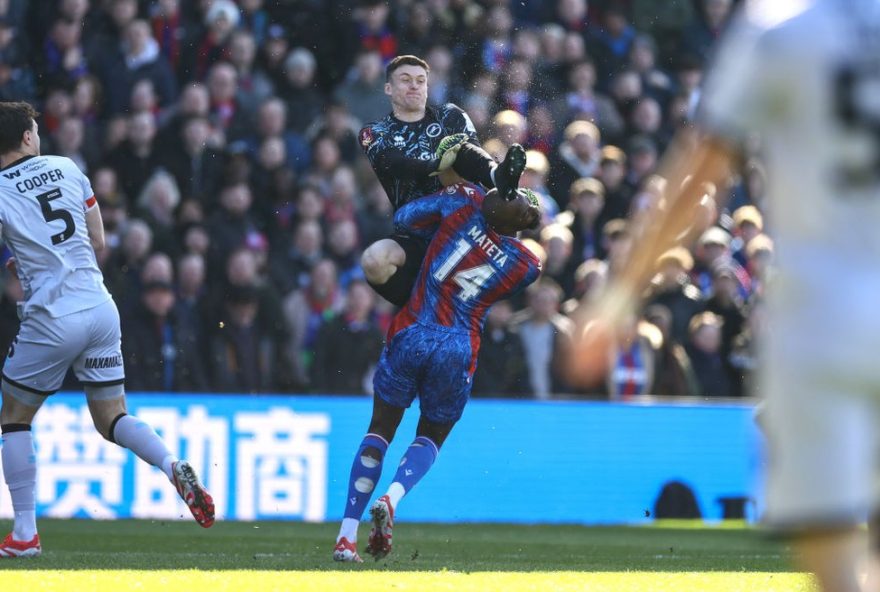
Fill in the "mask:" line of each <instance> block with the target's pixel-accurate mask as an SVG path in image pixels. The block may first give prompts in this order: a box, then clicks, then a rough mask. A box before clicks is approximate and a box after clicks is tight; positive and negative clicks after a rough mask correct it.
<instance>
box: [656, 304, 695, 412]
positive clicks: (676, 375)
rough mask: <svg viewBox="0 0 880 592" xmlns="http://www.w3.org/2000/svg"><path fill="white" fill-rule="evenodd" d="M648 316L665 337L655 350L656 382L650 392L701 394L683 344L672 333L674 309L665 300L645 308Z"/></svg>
mask: <svg viewBox="0 0 880 592" xmlns="http://www.w3.org/2000/svg"><path fill="white" fill-rule="evenodd" d="M644 317H645V320H646V321H647V322H649V323H651V324H652V325H654V326H655V327H657V329H658V330H659V331H660V337H661V339H662V341H661V343H660V345H659V347H657V348H656V350H655V352H654V360H655V367H654V384H653V387H652V388H651V394H654V395H661V396H674V397H682V396H693V397H696V396H699V394H700V386H699V383H698V382H697V377H696V375H695V374H694V370H693V368H692V367H691V359H690V358H689V357H688V355H687V351H685V349H684V346H682V345H681V343H679V342H677V341H676V340H675V339H674V338H673V337H672V334H671V333H670V332H671V330H672V313H671V312H670V311H669V309H668V308H666V307H665V306H663V305H662V304H653V305H651V306H649V307H647V309H645V315H644Z"/></svg>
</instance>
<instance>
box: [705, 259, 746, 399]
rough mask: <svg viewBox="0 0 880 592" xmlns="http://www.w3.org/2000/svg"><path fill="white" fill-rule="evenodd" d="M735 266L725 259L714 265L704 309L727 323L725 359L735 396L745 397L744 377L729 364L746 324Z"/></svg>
mask: <svg viewBox="0 0 880 592" xmlns="http://www.w3.org/2000/svg"><path fill="white" fill-rule="evenodd" d="M734 265H735V263H734V261H733V260H732V259H728V260H724V259H722V260H719V261H716V262H715V263H714V264H713V265H712V292H711V294H710V295H709V297H708V298H707V299H706V301H705V303H704V307H705V310H707V311H709V312H714V313H715V314H716V315H718V316H719V317H720V318H721V319H722V320H723V321H724V324H723V325H722V327H721V358H722V360H723V361H724V368H725V370H726V371H727V374H728V375H729V377H730V383H731V387H732V391H731V394H732V395H741V394H742V380H741V376H740V374H739V372H737V371H736V370H735V369H734V368H733V366H732V365H731V364H730V361H729V358H730V352H731V351H732V349H733V340H734V338H735V337H736V336H737V335H739V333H740V332H741V331H742V329H743V325H744V324H745V321H746V316H745V299H744V298H743V296H742V292H741V290H742V286H741V284H740V281H739V277H738V276H737V272H736V269H735V267H734Z"/></svg>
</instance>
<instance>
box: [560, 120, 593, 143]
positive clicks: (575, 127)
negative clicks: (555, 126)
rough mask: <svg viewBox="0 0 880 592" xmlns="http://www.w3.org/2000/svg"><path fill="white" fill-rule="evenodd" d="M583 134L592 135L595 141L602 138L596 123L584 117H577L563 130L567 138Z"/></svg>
mask: <svg viewBox="0 0 880 592" xmlns="http://www.w3.org/2000/svg"><path fill="white" fill-rule="evenodd" d="M581 134H586V135H588V136H590V137H591V138H592V139H593V141H595V142H597V143H598V142H599V140H601V139H602V134H601V133H600V132H599V128H598V127H596V124H595V123H592V122H590V121H586V120H584V119H576V120H575V121H572V122H571V123H569V124H568V125H567V126H565V131H564V132H563V136H564V137H565V139H566V140H571V139H572V138H574V137H575V136H579V135H581Z"/></svg>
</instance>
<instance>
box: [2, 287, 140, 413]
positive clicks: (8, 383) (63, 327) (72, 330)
mask: <svg viewBox="0 0 880 592" xmlns="http://www.w3.org/2000/svg"><path fill="white" fill-rule="evenodd" d="M71 366H73V371H74V373H75V374H76V377H77V378H78V379H79V380H80V381H81V382H82V383H83V385H84V386H86V390H87V392H90V394H92V393H94V394H96V395H97V396H99V397H100V398H109V397H111V396H119V395H121V394H122V385H123V383H124V382H125V370H124V368H123V364H122V332H121V331H120V328H119V311H118V310H117V309H116V303H114V302H113V300H107V301H106V302H104V303H102V304H99V305H98V306H96V307H94V308H89V309H87V310H83V311H80V312H75V313H72V314H69V315H65V316H63V317H58V318H53V317H51V316H50V315H49V314H48V313H47V312H46V311H44V310H40V309H37V310H32V311H30V312H28V314H27V316H25V318H24V320H23V321H22V323H21V328H20V329H19V331H18V335H17V336H16V338H15V340H13V342H12V347H10V349H9V354H8V356H7V358H6V365H5V366H4V367H3V392H6V393H8V394H10V395H12V396H14V397H15V398H17V399H19V400H20V401H22V402H23V403H26V404H29V405H38V404H39V403H42V397H46V396H48V395H51V394H53V393H55V392H56V391H57V390H58V389H60V388H61V384H62V383H63V382H64V376H65V374H67V370H68V369H69V368H70V367H71ZM109 387H114V388H109Z"/></svg>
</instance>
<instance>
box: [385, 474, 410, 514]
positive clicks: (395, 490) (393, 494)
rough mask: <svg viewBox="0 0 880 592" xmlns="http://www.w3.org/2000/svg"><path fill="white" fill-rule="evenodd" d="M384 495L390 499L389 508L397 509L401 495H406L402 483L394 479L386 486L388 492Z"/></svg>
mask: <svg viewBox="0 0 880 592" xmlns="http://www.w3.org/2000/svg"><path fill="white" fill-rule="evenodd" d="M385 495H387V496H388V499H390V500H391V509H393V510H395V511H397V504H399V503H400V500H401V499H402V498H403V496H405V495H406V489H404V488H403V485H401V484H400V483H398V482H397V481H395V482H394V483H392V484H391V485H389V486H388V493H386V494H385Z"/></svg>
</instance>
